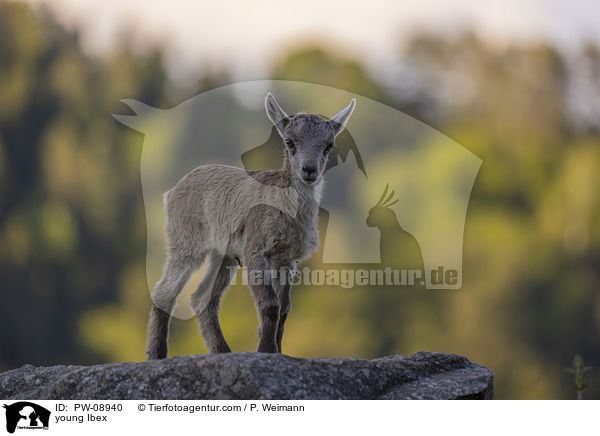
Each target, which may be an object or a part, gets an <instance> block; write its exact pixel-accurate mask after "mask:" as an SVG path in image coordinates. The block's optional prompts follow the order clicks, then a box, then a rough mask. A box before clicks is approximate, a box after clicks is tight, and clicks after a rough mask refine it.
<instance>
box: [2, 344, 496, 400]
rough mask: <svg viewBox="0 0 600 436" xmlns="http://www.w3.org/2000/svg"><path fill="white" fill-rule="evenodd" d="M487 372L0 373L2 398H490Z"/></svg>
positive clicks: (402, 368) (380, 363) (440, 366)
mask: <svg viewBox="0 0 600 436" xmlns="http://www.w3.org/2000/svg"><path fill="white" fill-rule="evenodd" d="M493 379H494V375H493V374H492V372H491V371H490V370H489V369H487V368H485V367H483V366H481V365H479V364H477V363H472V362H470V361H469V360H468V359H467V358H466V357H463V356H458V355H455V354H444V353H428V352H423V351H421V352H418V353H415V354H412V355H410V356H388V357H383V358H380V359H373V360H362V359H353V358H344V359H328V358H320V359H300V358H296V357H290V356H286V355H281V354H263V353H230V354H213V355H198V356H185V357H172V358H170V359H165V360H155V361H146V362H139V363H111V364H105V365H95V366H52V367H33V366H31V365H25V366H23V367H21V368H18V369H14V370H11V371H6V372H4V373H0V398H2V399H20V400H25V399H97V400H99V399H113V400H120V399H123V400H126V399H132V400H133V399H155V400H159V399H165V400H166V399H172V400H174V399H181V400H187V399H278V400H283V399H298V400H299V399H390V400H399V399H491V398H492V396H493V392H494V385H493Z"/></svg>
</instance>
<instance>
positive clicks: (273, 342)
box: [248, 259, 281, 353]
mask: <svg viewBox="0 0 600 436" xmlns="http://www.w3.org/2000/svg"><path fill="white" fill-rule="evenodd" d="M248 277H249V281H250V288H251V289H252V294H253V295H254V300H255V302H256V311H257V312H258V318H259V320H260V326H259V327H258V347H257V349H256V351H258V352H259V353H277V352H278V351H279V349H278V348H277V339H276V336H277V327H278V324H279V310H280V307H281V305H280V303H279V297H278V296H277V294H276V293H275V290H274V289H273V286H272V283H271V274H270V271H269V270H268V267H267V264H266V262H264V261H262V259H253V260H251V261H249V262H248Z"/></svg>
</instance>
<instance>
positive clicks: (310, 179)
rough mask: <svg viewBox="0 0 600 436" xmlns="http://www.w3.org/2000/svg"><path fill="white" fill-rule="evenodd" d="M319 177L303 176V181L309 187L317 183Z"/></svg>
mask: <svg viewBox="0 0 600 436" xmlns="http://www.w3.org/2000/svg"><path fill="white" fill-rule="evenodd" d="M317 179H318V177H316V176H306V177H305V176H302V181H303V182H304V183H306V184H307V185H312V184H313V183H315V182H316V181H317Z"/></svg>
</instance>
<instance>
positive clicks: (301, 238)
mask: <svg viewBox="0 0 600 436" xmlns="http://www.w3.org/2000/svg"><path fill="white" fill-rule="evenodd" d="M354 104H355V100H354V99H353V100H352V101H351V102H350V105H349V106H348V107H347V108H345V109H344V110H342V111H341V112H340V113H338V114H337V115H335V116H334V117H333V118H331V119H330V120H324V119H323V118H321V117H320V116H318V115H314V114H307V113H299V114H296V115H294V116H292V117H290V116H288V115H287V114H286V113H285V112H284V111H283V109H281V107H280V106H279V104H278V103H277V101H275V98H274V97H273V95H271V94H270V93H269V94H267V97H266V99H265V108H266V111H267V115H268V117H269V119H270V120H271V121H272V123H273V124H274V125H275V127H276V129H277V131H278V132H279V134H280V135H281V137H282V138H283V141H284V143H285V147H284V148H285V151H284V158H283V167H282V168H281V169H279V170H261V171H245V170H242V169H240V168H235V167H230V166H225V165H205V166H201V167H198V168H196V169H194V170H192V171H191V172H190V173H188V174H187V175H186V176H184V177H183V178H182V179H181V180H180V181H179V182H178V183H177V185H176V186H175V187H174V188H173V189H171V190H170V191H168V192H167V193H166V194H165V195H164V207H165V213H166V218H167V224H166V236H167V261H166V264H165V268H164V272H163V275H162V277H161V279H160V280H159V281H158V283H157V284H156V286H155V288H154V291H153V294H152V300H153V303H154V304H153V306H152V309H151V312H150V320H149V323H148V344H147V350H146V352H147V353H148V357H149V358H150V359H161V358H165V357H166V356H167V339H168V332H169V321H170V314H171V312H172V310H173V307H174V305H175V299H176V298H177V296H178V295H179V293H180V292H181V290H182V289H183V287H184V286H185V284H186V283H187V281H188V279H189V277H190V275H191V274H192V273H193V272H194V271H195V270H197V269H198V268H200V267H201V265H202V264H203V262H204V261H205V259H206V258H207V257H208V265H207V270H206V274H205V276H204V277H203V279H202V281H201V283H200V284H199V285H198V288H197V290H196V291H195V292H194V294H193V295H192V306H193V308H194V311H195V312H196V314H197V316H198V320H199V322H200V330H201V333H202V336H203V337H204V340H205V342H206V346H207V348H208V351H209V352H210V353H225V352H230V351H231V349H230V348H229V345H227V342H226V341H225V338H224V337H223V333H222V331H221V327H220V324H219V318H218V311H219V302H220V300H221V295H222V294H223V291H224V290H225V289H226V288H227V286H228V285H229V283H230V281H231V279H232V278H233V276H234V275H235V272H236V269H237V266H238V265H239V264H241V263H243V264H244V265H246V266H247V269H248V275H249V277H262V280H261V281H259V283H258V284H257V283H250V285H251V290H252V293H253V295H254V299H255V302H256V308H257V312H258V316H259V320H260V326H259V329H258V336H259V342H258V348H257V351H259V352H266V353H276V352H281V339H282V336H283V327H284V323H285V321H286V318H287V315H288V312H289V311H290V308H291V306H290V295H289V294H290V285H289V280H284V281H282V280H280V278H281V277H279V278H278V279H277V280H276V279H275V277H272V273H271V271H287V272H288V273H289V272H290V271H291V270H293V269H294V268H295V265H296V263H297V262H299V261H302V260H304V259H306V258H307V257H308V256H309V255H310V253H311V252H312V251H313V250H315V249H316V248H317V247H318V245H319V235H318V230H317V218H318V217H317V214H318V209H319V201H320V195H321V187H322V183H321V180H322V175H323V172H324V169H325V167H326V163H327V156H328V154H329V151H330V150H331V148H332V147H333V145H334V140H335V137H336V136H337V135H338V134H339V133H341V132H342V131H343V130H344V127H345V125H346V122H347V121H348V118H349V117H350V115H351V114H352V111H353V110H354ZM253 273H260V274H253ZM286 274H287V273H286Z"/></svg>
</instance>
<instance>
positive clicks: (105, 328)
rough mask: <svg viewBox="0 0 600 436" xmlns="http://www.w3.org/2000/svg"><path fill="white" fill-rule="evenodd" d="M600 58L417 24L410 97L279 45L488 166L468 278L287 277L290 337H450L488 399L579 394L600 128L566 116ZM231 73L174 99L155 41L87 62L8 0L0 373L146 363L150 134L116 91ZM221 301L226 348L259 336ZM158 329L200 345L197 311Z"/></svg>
mask: <svg viewBox="0 0 600 436" xmlns="http://www.w3.org/2000/svg"><path fill="white" fill-rule="evenodd" d="M599 53H600V52H599V50H598V49H597V47H594V46H589V47H585V48H582V50H581V52H580V53H579V54H578V55H577V56H576V57H575V58H574V59H570V60H568V59H566V57H565V56H563V55H561V54H560V53H559V52H558V51H557V50H555V49H554V48H552V47H549V46H545V45H541V44H540V45H535V46H512V47H508V48H497V47H492V46H489V45H486V43H484V42H483V41H481V40H480V39H479V38H477V36H475V35H473V34H464V35H461V36H459V37H455V38H450V39H444V38H442V37H440V36H433V35H427V34H419V35H416V36H415V37H414V38H413V39H412V40H411V41H410V43H409V44H408V45H407V47H406V49H405V50H404V51H403V53H402V59H403V62H404V63H405V65H407V66H408V67H409V68H410V72H411V74H412V76H411V77H413V78H415V77H416V78H417V79H418V83H417V84H414V86H411V87H410V92H408V91H407V92H391V91H390V87H389V86H386V85H385V84H382V83H380V82H379V81H378V80H377V79H375V78H374V77H373V76H372V75H371V74H369V73H368V72H367V70H365V68H364V67H363V66H362V65H361V64H360V63H359V62H357V61H355V60H352V59H348V58H345V57H343V56H338V55H335V54H333V53H331V52H330V51H329V50H328V49H326V48H312V47H309V48H304V47H299V48H297V49H294V50H292V51H289V52H287V53H285V56H282V57H281V58H280V59H279V60H278V61H277V62H276V64H275V65H273V69H272V77H273V78H276V79H286V80H300V81H305V82H313V83H319V84H324V85H329V86H334V87H338V88H342V89H346V90H348V91H351V92H355V93H357V94H361V95H365V96H368V97H370V98H374V99H377V100H379V101H382V102H385V103H386V104H389V105H391V106H393V107H396V108H397V109H400V110H403V111H405V112H407V113H409V114H410V115H412V116H414V117H416V118H418V119H420V120H423V121H425V122H426V123H428V124H430V125H433V126H434V127H436V128H437V129H438V130H440V131H441V132H443V133H445V134H446V135H448V136H450V137H451V138H452V139H454V140H456V141H457V142H458V143H460V144H462V145H463V146H465V147H466V148H468V149H469V150H471V151H472V152H474V153H475V154H477V155H478V156H479V157H481V158H482V159H483V165H482V167H481V170H480V172H479V176H478V178H477V181H476V183H475V186H474V189H473V193H472V197H471V203H470V206H469V213H468V215H467V222H466V227H465V240H464V271H463V289H462V290H460V291H443V292H440V291H427V292H423V291H417V290H399V291H397V292H391V291H390V290H389V289H385V290H384V289H364V288H363V289H350V290H345V289H341V288H339V289H327V290H323V289H320V288H316V287H312V288H311V287H304V288H299V289H296V290H295V291H294V292H293V305H294V310H293V311H292V313H291V315H290V318H289V321H288V325H287V326H286V338H285V340H284V351H285V352H286V353H289V354H292V355H299V356H309V357H310V356H355V357H364V358H372V357H377V356H381V355H386V354H392V353H402V354H406V353H411V352H414V351H417V350H422V349H425V350H432V351H445V352H452V353H458V354H464V355H466V356H468V357H469V358H471V359H472V360H474V361H477V362H480V363H482V364H484V365H486V366H488V367H490V368H491V369H492V370H493V371H494V373H495V375H496V379H495V381H496V394H497V397H498V398H571V397H572V392H571V391H570V386H569V382H568V381H567V380H565V377H564V371H563V369H562V368H563V367H564V366H565V363H566V362H569V361H570V360H571V356H573V355H575V354H577V353H581V354H583V355H585V356H586V359H588V361H590V362H591V363H592V364H597V362H598V361H600V342H599V341H598V336H599V333H600V231H599V230H600V228H599V226H598V222H599V218H600V217H599V215H600V197H599V195H598V192H599V191H600V175H599V173H598V168H600V134H599V129H598V126H599V125H600V124H596V125H595V126H594V125H592V124H590V125H583V126H582V125H581V124H578V123H577V122H576V121H577V120H575V121H574V120H573V119H572V114H571V113H570V112H569V111H568V108H569V107H570V104H571V103H570V101H569V98H570V97H569V95H570V94H569V86H570V85H569V83H570V81H569V78H570V74H571V73H570V72H571V71H572V69H573V68H575V69H577V68H578V67H579V63H581V65H583V64H585V65H588V66H589V65H591V66H592V67H591V70H590V71H592V73H593V74H594V76H593V80H591V82H590V83H591V84H592V85H594V84H595V86H599V84H600V55H599ZM573 65H574V66H573ZM582 68H583V67H582ZM406 77H407V76H402V75H399V76H398V82H399V83H398V87H399V88H401V89H402V88H403V87H406V86H407V85H406V83H404V82H403V81H405V80H406ZM227 81H228V77H227V76H226V75H212V76H209V75H207V76H203V77H200V78H199V79H198V85H197V87H196V88H195V89H192V90H190V89H180V90H178V91H177V92H171V94H169V93H168V92H167V91H168V89H169V87H173V86H174V85H172V84H171V85H168V84H167V80H166V74H165V71H164V67H163V63H162V58H161V53H160V51H154V52H149V53H147V54H145V55H140V54H134V53H132V52H130V51H129V49H128V48H127V45H126V44H125V42H124V44H123V46H122V49H121V51H120V52H118V53H113V54H112V55H111V56H110V57H104V58H97V57H90V56H89V55H86V54H84V53H83V52H82V50H81V48H80V45H79V42H78V36H77V35H76V34H74V33H71V32H69V31H67V30H65V29H64V28H62V27H61V26H60V25H58V24H57V23H56V21H55V20H54V19H53V17H52V16H51V15H50V14H47V13H46V14H42V15H37V16H35V15H33V14H32V12H31V11H30V9H29V7H27V6H24V5H21V4H14V3H4V2H0V292H1V295H2V304H1V305H0V311H1V316H0V332H1V333H0V335H1V336H0V368H1V369H8V368H13V367H15V366H19V365H22V364H24V363H31V364H57V363H91V362H102V361H124V360H142V359H144V358H145V355H144V340H145V324H146V319H147V318H146V317H147V312H148V309H149V307H150V298H149V292H148V289H147V285H146V278H145V277H146V275H145V249H146V245H145V242H146V241H145V238H146V222H145V216H144V207H143V203H142V192H141V186H140V174H139V161H140V155H141V147H142V136H141V135H140V134H138V133H135V132H133V131H131V130H129V129H127V128H125V127H124V126H122V125H120V124H119V123H117V122H116V121H115V120H114V119H113V118H112V117H111V116H110V114H111V113H115V112H121V113H122V112H123V107H122V106H121V105H120V103H119V99H121V98H136V99H138V100H141V101H143V102H145V103H147V104H149V105H152V106H158V107H168V106H172V105H174V104H176V103H179V101H172V100H170V98H171V99H172V98H173V97H172V96H173V95H183V96H186V95H187V96H189V95H192V94H195V93H197V92H201V91H203V90H206V89H210V88H211V87H212V86H214V85H215V84H217V83H225V82H227ZM388 85H389V84H388ZM407 89H408V88H407ZM171 91H173V90H172V89H171ZM169 96H171V97H169ZM598 117H600V114H599V115H598ZM221 313H222V315H221V319H222V323H223V329H224V333H225V336H226V337H227V339H228V341H229V343H230V345H231V346H232V348H233V349H234V350H236V351H249V350H253V349H254V348H255V345H256V336H255V332H256V330H255V329H256V325H257V320H256V315H255V312H254V309H253V302H252V299H251V297H250V295H249V292H248V291H246V290H245V289H243V288H239V287H236V288H233V289H231V290H230V291H229V292H228V294H227V296H226V298H225V300H224V304H223V308H222V312H221ZM332 320H333V324H332ZM170 343H171V349H170V351H171V354H192V353H200V352H204V351H205V348H204V346H203V344H202V341H201V339H200V336H199V334H198V330H197V325H196V322H195V321H194V320H190V321H179V320H174V322H173V328H172V335H171V342H170ZM587 381H588V384H589V388H588V390H587V391H586V397H587V398H600V381H596V382H594V380H593V378H592V377H590V380H587Z"/></svg>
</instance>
